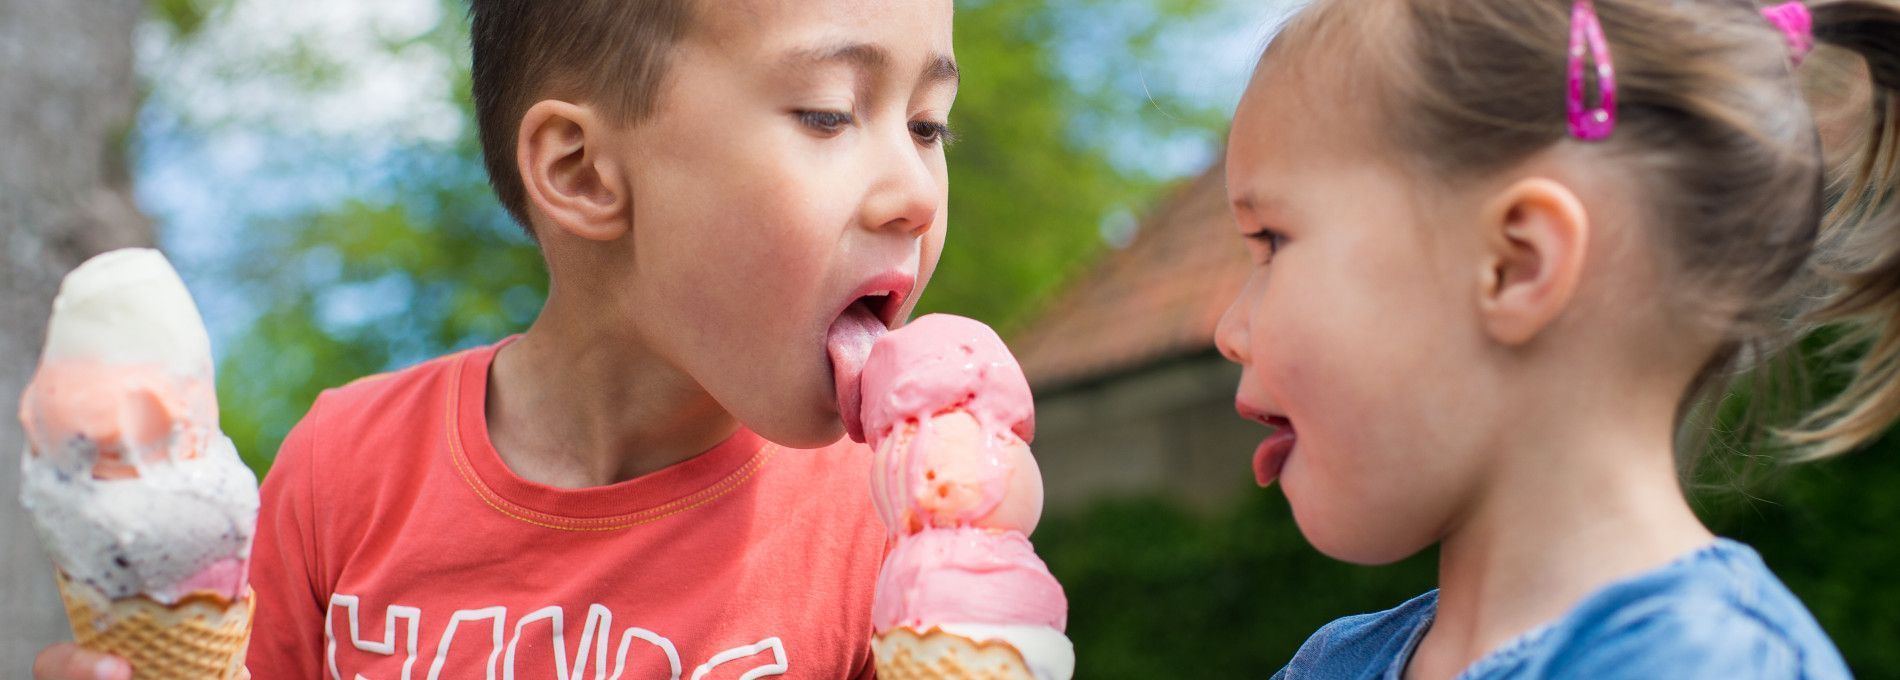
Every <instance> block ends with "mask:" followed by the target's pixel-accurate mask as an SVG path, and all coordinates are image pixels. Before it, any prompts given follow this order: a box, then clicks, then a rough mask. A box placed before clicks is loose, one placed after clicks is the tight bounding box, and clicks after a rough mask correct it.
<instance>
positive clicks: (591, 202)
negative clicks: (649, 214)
mask: <svg viewBox="0 0 1900 680" xmlns="http://www.w3.org/2000/svg"><path fill="white" fill-rule="evenodd" d="M608 132H609V129H608V126H607V125H606V121H605V120H604V119H603V118H601V116H600V114H599V112H597V111H595V110H594V109H592V108H591V107H587V106H582V105H579V104H572V103H569V102H564V101H559V100H553V99H547V100H542V101H540V102H536V103H535V105H534V106H531V107H529V108H528V112H527V113H525V114H523V115H522V117H521V129H520V130H519V131H518V132H517V133H516V135H515V140H516V142H515V162H516V163H517V165H519V171H520V173H521V183H522V186H523V188H524V189H526V190H527V198H528V203H529V204H530V205H532V206H534V207H535V208H536V209H537V210H538V211H539V212H540V213H541V215H542V216H544V217H546V218H547V221H548V222H549V226H550V227H551V228H553V229H557V230H560V231H562V232H565V233H568V234H573V235H574V236H578V237H580V238H584V239H588V240H593V241H611V240H613V239H616V238H619V237H620V236H621V235H623V234H625V233H626V232H627V230H628V229H629V228H630V227H631V224H630V223H629V217H630V216H631V215H632V211H631V210H629V209H628V208H629V205H628V203H629V197H628V196H627V195H626V192H625V189H624V187H625V184H624V183H623V182H622V181H621V180H622V174H623V169H622V168H621V167H620V166H619V165H618V161H616V160H615V158H614V156H613V154H609V153H605V150H606V148H607V146H606V145H607V143H608V137H609V134H608Z"/></svg>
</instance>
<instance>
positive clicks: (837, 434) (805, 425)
mask: <svg viewBox="0 0 1900 680" xmlns="http://www.w3.org/2000/svg"><path fill="white" fill-rule="evenodd" d="M823 416H824V417H819V418H801V419H797V420H796V421H794V420H791V419H786V420H781V421H777V422H769V423H763V422H762V423H756V424H755V423H746V424H745V425H746V427H747V428H748V429H751V430H752V432H753V433H754V434H757V435H759V437H760V438H763V439H765V440H766V441H769V442H772V443H774V444H777V445H779V446H784V447H787V448H793V449H818V448H824V447H826V446H830V445H832V444H833V443H836V442H837V441H838V440H839V439H843V438H844V423H842V422H839V420H838V415H837V414H835V413H829V412H826V413H825V414H823Z"/></svg>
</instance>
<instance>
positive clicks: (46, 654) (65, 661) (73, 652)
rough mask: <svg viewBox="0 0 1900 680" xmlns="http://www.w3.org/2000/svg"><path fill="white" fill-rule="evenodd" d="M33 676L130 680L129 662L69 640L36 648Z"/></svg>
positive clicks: (57, 679)
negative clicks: (37, 654) (84, 647)
mask: <svg viewBox="0 0 1900 680" xmlns="http://www.w3.org/2000/svg"><path fill="white" fill-rule="evenodd" d="M33 677H34V678H35V680H132V666H131V664H128V663H126V662H125V659H121V658H119V657H116V656H110V655H106V654H100V653H98V652H94V651H88V650H86V649H83V648H81V647H80V646H79V645H76V644H73V643H71V642H61V643H59V644H56V645H53V646H51V647H47V648H46V649H43V650H40V655H39V656H38V657H35V658H34V659H33Z"/></svg>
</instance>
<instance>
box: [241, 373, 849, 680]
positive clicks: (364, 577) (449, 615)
mask: <svg viewBox="0 0 1900 680" xmlns="http://www.w3.org/2000/svg"><path fill="white" fill-rule="evenodd" d="M497 347H499V345H495V346H489V347H483V348H479V349H474V350H470V351H467V352H462V353H459V354H454V355H450V356H447V357H442V358H439V359H435V360H432V361H429V362H427V363H424V364H421V365H419V366H415V367H413V368H409V369H407V370H403V371H400V372H397V373H391V374H386V375H381V376H376V377H372V378H366V379H364V380H360V381H357V382H355V383H352V384H350V385H348V386H345V387H342V388H338V389H334V390H329V391H327V392H325V393H324V394H323V395H322V396H320V397H318V399H317V402H316V404H315V405H314V406H312V407H311V409H310V413H309V414H308V415H306V416H305V417H304V419H303V421H302V422H300V423H298V425H297V427H296V428H295V429H293V430H291V432H290V436H289V437H288V438H287V439H285V441H284V446H283V449H282V451H281V452H280V453H279V454H278V458H277V462H276V464H275V465H274V466H273V467H272V468H271V471H270V474H269V475H268V476H267V477H266V478H265V480H264V486H263V507H262V510H261V512H260V513H259V516H258V531H257V546H256V550H255V552H254V558H253V562H252V567H251V569H252V580H253V586H254V587H255V589H256V591H257V598H258V599H257V615H256V620H255V630H254V632H253V633H252V636H253V637H252V640H251V648H250V656H249V666H250V669H251V672H252V674H253V675H254V676H255V677H257V678H260V680H277V679H280V678H319V677H326V678H341V679H345V680H347V679H351V678H358V677H363V678H374V679H376V680H383V679H385V678H387V679H390V680H395V679H398V678H416V679H422V678H515V677H520V678H561V679H567V678H573V679H576V680H578V679H580V678H623V679H625V680H646V679H648V678H657V679H664V678H674V679H680V680H688V679H690V680H716V679H737V678H745V679H747V680H751V679H753V678H764V677H773V676H784V677H790V678H824V679H828V680H830V679H837V678H860V677H862V678H868V677H871V675H872V673H873V670H872V667H871V658H870V636H871V617H870V615H871V595H872V590H873V587H874V583H875V580H876V577H877V570H878V567H879V564H880V562H881V560H882V558H883V554H884V550H885V538H884V529H883V526H882V524H880V523H879V521H878V519H877V517H876V514H875V511H874V510H873V509H872V505H871V496H870V489H869V482H870V480H869V478H870V473H869V469H870V468H869V466H870V452H869V451H868V450H867V449H865V448H864V447H863V446H858V445H852V444H850V443H849V442H848V441H845V442H840V443H839V444H834V445H832V446H830V447H827V448H824V449H818V450H812V451H802V450H792V449H787V448H784V447H781V446H777V445H774V444H771V443H769V442H766V441H764V440H762V439H760V438H759V437H758V436H757V435H755V434H752V433H751V432H749V431H745V430H741V431H740V432H739V433H738V434H736V435H734V436H733V437H732V438H730V439H728V440H727V441H725V442H724V443H722V444H720V445H718V446H716V447H714V448H713V449H712V450H710V451H707V452H705V453H703V454H700V455H699V456H697V457H694V458H692V459H690V460H687V461H685V462H682V463H679V464H677V465H674V466H672V467H669V468H666V469H664V470H660V471H657V472H654V473H652V474H648V475H645V476H642V477H639V478H637V479H632V480H628V481H625V482H621V483H618V484H613V485H610V486H604V487H595V488H589V489H558V488H554V487H549V486H544V485H540V484H535V483H533V482H529V481H527V480H524V479H521V478H520V477H517V476H515V475H514V473H512V472H511V471H509V469H508V468H507V466H506V465H505V464H503V463H502V461H501V458H500V457H499V456H498V455H496V453H495V448H494V446H493V444H492V443H490V441H489V439H488V426H487V423H486V421H485V420H484V418H483V413H484V410H483V401H484V397H485V395H486V392H487V375H488V365H489V362H490V360H491V359H493V357H494V355H495V349H496V348H497Z"/></svg>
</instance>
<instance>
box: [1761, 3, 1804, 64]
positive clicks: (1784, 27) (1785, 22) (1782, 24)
mask: <svg viewBox="0 0 1900 680" xmlns="http://www.w3.org/2000/svg"><path fill="white" fill-rule="evenodd" d="M1761 15H1762V16H1763V17H1764V18H1766V19H1768V23H1771V24H1774V25H1775V28H1777V29H1780V30H1781V34H1782V35H1783V36H1786V37H1787V38H1788V52H1789V54H1791V55H1793V59H1794V65H1795V66H1800V65H1801V60H1803V59H1806V58H1807V57H1808V53H1809V52H1812V51H1814V15H1813V14H1811V13H1809V12H1808V6H1807V5H1805V4H1802V3H1801V2H1799V0H1797V1H1796V2H1784V3H1782V4H1779V5H1775V6H1773V7H1765V8H1763V9H1762V11H1761Z"/></svg>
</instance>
